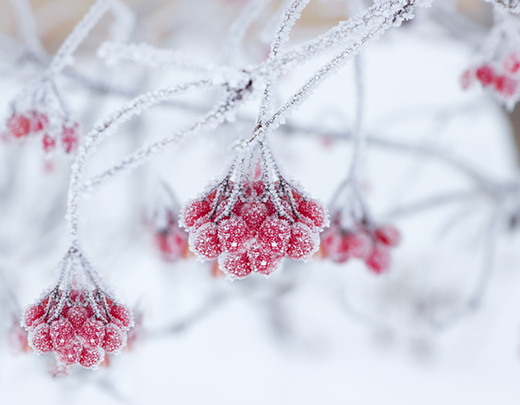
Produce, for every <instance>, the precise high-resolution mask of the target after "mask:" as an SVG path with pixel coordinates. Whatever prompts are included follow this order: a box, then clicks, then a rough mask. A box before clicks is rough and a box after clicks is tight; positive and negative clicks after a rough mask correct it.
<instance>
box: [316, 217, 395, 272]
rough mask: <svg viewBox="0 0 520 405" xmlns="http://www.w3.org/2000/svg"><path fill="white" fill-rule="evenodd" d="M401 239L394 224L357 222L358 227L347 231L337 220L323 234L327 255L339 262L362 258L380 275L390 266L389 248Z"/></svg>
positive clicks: (324, 250)
mask: <svg viewBox="0 0 520 405" xmlns="http://www.w3.org/2000/svg"><path fill="white" fill-rule="evenodd" d="M400 239H401V236H400V233H399V231H398V230H397V229H396V228H394V227H393V226H391V225H385V226H380V227H371V226H367V225H366V224H358V225H357V226H356V227H355V230H346V229H343V228H342V226H341V224H340V221H339V220H337V221H334V223H333V225H332V226H331V227H330V228H329V229H328V230H327V231H325V232H324V233H323V236H322V241H321V243H322V252H323V255H324V257H328V258H330V259H331V260H332V261H334V262H336V263H344V262H346V261H347V260H348V259H350V258H357V259H361V260H364V261H365V263H366V265H367V267H368V268H369V269H370V270H371V271H373V272H374V273H377V274H379V273H382V272H384V271H386V270H388V268H389V267H390V263H391V257H390V248H391V247H394V246H396V245H398V244H399V241H400Z"/></svg>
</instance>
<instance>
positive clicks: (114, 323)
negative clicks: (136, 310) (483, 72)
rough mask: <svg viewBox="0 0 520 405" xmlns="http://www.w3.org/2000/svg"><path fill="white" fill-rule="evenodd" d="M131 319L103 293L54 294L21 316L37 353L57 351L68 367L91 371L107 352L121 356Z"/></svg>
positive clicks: (125, 311)
mask: <svg viewBox="0 0 520 405" xmlns="http://www.w3.org/2000/svg"><path fill="white" fill-rule="evenodd" d="M132 322H133V320H132V315H131V313H130V311H129V310H128V309H127V308H126V307H125V306H123V305H118V304H116V303H115V302H114V301H113V300H111V299H110V298H108V297H107V296H106V295H105V293H103V292H102V291H100V290H95V291H81V290H75V289H72V290H70V291H67V292H65V291H62V290H60V289H55V290H53V291H52V292H51V293H50V294H48V295H47V296H46V297H45V298H44V299H42V300H41V301H39V302H38V303H37V304H35V305H32V306H30V307H29V308H27V310H26V311H25V312H24V314H23V316H22V326H23V327H25V328H26V330H27V331H28V332H29V336H28V342H29V345H30V346H31V347H32V348H33V349H34V350H35V351H36V352H37V353H49V352H51V351H54V352H55V353H56V355H57V357H58V360H59V361H61V362H62V363H64V364H65V365H72V364H77V363H79V364H81V365H82V366H83V367H85V368H92V367H95V366H97V365H99V363H101V362H102V361H103V359H104V357H105V352H107V353H114V352H118V351H119V350H120V349H121V348H122V347H123V346H125V344H126V332H127V331H128V329H130V327H131V326H132Z"/></svg>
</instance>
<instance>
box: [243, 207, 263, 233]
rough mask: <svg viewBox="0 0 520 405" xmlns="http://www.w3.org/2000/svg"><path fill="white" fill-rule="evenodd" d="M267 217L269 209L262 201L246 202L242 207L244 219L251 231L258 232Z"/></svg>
mask: <svg viewBox="0 0 520 405" xmlns="http://www.w3.org/2000/svg"><path fill="white" fill-rule="evenodd" d="M266 218H267V209H266V208H265V205H264V204H262V203H261V202H253V203H247V204H244V207H243V208H242V219H243V220H244V221H245V222H246V224H247V226H248V227H249V229H250V230H251V233H253V234H256V233H257V232H258V230H259V229H260V226H262V223H263V222H264V221H265V219H266Z"/></svg>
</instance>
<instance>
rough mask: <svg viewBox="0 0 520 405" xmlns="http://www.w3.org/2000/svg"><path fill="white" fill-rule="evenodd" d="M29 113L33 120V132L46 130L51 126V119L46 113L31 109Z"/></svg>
mask: <svg viewBox="0 0 520 405" xmlns="http://www.w3.org/2000/svg"><path fill="white" fill-rule="evenodd" d="M27 115H28V117H29V119H30V121H31V132H40V131H44V130H46V129H47V128H48V127H49V119H48V118H47V115H46V114H44V113H41V112H38V111H29V112H28V113H27Z"/></svg>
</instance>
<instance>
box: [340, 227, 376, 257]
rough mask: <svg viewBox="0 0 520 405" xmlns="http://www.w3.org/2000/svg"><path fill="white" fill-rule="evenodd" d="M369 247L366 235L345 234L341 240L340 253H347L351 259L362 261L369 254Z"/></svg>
mask: <svg viewBox="0 0 520 405" xmlns="http://www.w3.org/2000/svg"><path fill="white" fill-rule="evenodd" d="M370 247H371V243H370V238H369V237H368V235H367V234H366V233H364V232H359V233H346V234H345V235H343V237H342V239H341V245H340V251H343V250H344V251H348V252H349V254H350V255H351V256H352V257H356V258H358V259H364V258H365V257H366V256H367V255H368V253H369V252H370Z"/></svg>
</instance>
